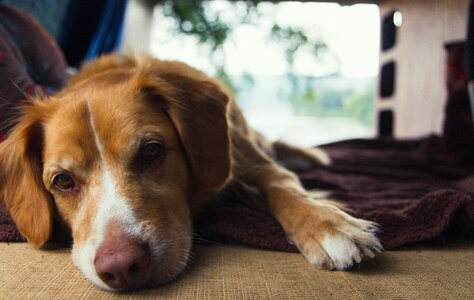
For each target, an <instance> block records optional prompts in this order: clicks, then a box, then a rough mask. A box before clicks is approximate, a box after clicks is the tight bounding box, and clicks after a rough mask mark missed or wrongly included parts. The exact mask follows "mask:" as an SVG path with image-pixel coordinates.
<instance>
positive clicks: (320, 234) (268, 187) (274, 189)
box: [255, 162, 382, 270]
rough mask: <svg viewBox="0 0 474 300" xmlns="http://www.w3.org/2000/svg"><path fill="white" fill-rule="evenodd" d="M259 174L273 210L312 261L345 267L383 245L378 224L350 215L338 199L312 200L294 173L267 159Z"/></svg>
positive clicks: (373, 252) (259, 183)
mask: <svg viewBox="0 0 474 300" xmlns="http://www.w3.org/2000/svg"><path fill="white" fill-rule="evenodd" d="M257 174H258V175H257V178H255V179H256V180H255V183H256V185H257V186H258V187H259V188H260V189H261V190H262V191H263V192H264V194H266V197H267V201H268V205H269V207H270V210H271V212H272V213H273V215H274V216H275V218H276V219H277V220H278V221H279V222H280V224H281V225H282V226H283V229H284V230H285V232H286V234H287V236H288V238H289V239H290V240H291V241H292V242H293V243H294V244H295V245H296V246H297V248H298V249H299V250H300V252H301V253H302V254H303V255H304V256H305V258H306V259H307V260H308V261H309V262H310V263H311V264H314V265H316V266H318V267H321V268H326V269H337V270H344V269H348V268H350V267H351V266H352V265H353V264H354V263H359V262H360V261H361V260H362V259H363V258H364V257H367V258H372V257H374V255H375V253H377V252H380V250H381V249H382V247H381V245H380V242H379V241H378V239H377V238H376V237H375V231H376V229H377V227H376V224H374V223H372V222H369V221H366V220H361V219H357V218H354V217H352V216H350V215H349V214H347V213H346V212H344V211H343V210H342V209H340V207H341V205H339V204H338V203H336V202H331V201H325V200H313V199H312V198H311V196H310V195H309V193H308V192H307V191H306V190H305V189H304V188H303V187H302V185H301V184H300V182H299V180H298V178H297V177H296V175H295V174H294V173H292V172H290V171H288V170H286V169H284V168H282V167H280V166H278V165H277V164H276V163H273V162H268V163H266V164H264V165H261V166H259V171H258V172H257Z"/></svg>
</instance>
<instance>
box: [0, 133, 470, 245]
mask: <svg viewBox="0 0 474 300" xmlns="http://www.w3.org/2000/svg"><path fill="white" fill-rule="evenodd" d="M323 148H324V149H325V150H326V151H328V152H329V153H330V155H331V156H332V158H333V164H332V165H331V166H329V167H323V168H318V169H314V170H310V171H305V172H300V173H299V176H300V179H301V181H302V183H303V184H304V185H305V186H306V187H307V188H308V189H321V190H326V191H331V197H332V198H333V199H336V200H339V201H341V202H343V203H345V204H346V205H347V206H348V207H349V208H350V209H351V210H352V214H353V215H354V216H356V217H360V218H364V219H367V220H371V221H375V222H377V223H378V224H379V225H380V232H379V237H380V239H381V242H382V244H383V246H384V248H385V249H394V248H397V247H400V246H403V245H407V244H410V243H414V242H419V241H425V240H431V239H434V238H436V237H439V236H440V235H441V234H443V233H448V234H451V233H453V232H455V233H456V234H465V235H466V236H468V237H474V196H473V195H468V194H467V193H465V192H463V191H460V190H456V189H455V188H454V186H453V183H454V182H456V181H457V180H459V179H462V178H465V177H466V176H469V175H472V174H474V168H473V167H472V166H469V165H467V164H465V163H463V164H460V163H459V162H458V161H457V160H456V159H455V158H452V157H450V156H448V155H445V154H444V152H443V151H442V140H441V139H439V138H437V137H429V138H425V139H421V140H416V141H405V142H396V141H383V140H351V141H344V142H339V143H334V144H330V145H326V146H324V147H323ZM238 189H239V188H238V187H235V188H234V192H231V193H227V194H226V198H225V199H224V201H222V202H217V203H213V204H211V205H209V206H208V207H206V209H205V210H204V211H203V213H202V214H200V215H199V216H198V217H197V218H196V220H195V223H194V232H195V236H196V237H197V240H198V241H211V242H237V243H243V244H247V245H250V246H255V247H260V248H265V249H273V250H280V251H290V252H291V251H296V249H295V248H294V246H292V245H291V244H289V243H288V241H287V240H286V237H285V234H284V232H283V230H282V228H281V226H280V225H279V224H278V222H277V221H276V220H275V219H274V218H273V217H272V216H271V215H269V214H268V213H266V212H265V211H263V210H259V209H257V208H255V207H253V206H251V205H248V204H246V203H247V202H246V201H245V197H246V195H245V192H244V191H239V190H238ZM449 228H450V229H454V230H448V229H449ZM59 238H61V236H60V237H59ZM0 241H23V238H22V237H21V235H20V234H19V233H18V232H17V231H16V229H15V227H14V225H13V223H12V221H11V219H10V218H9V216H8V214H7V213H6V211H5V210H4V208H3V206H1V205H0Z"/></svg>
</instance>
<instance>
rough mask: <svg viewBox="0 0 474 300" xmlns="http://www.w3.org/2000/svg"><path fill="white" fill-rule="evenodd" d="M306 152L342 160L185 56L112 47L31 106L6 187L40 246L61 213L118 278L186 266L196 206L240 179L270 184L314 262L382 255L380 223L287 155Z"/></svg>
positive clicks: (128, 280) (108, 285)
mask: <svg viewBox="0 0 474 300" xmlns="http://www.w3.org/2000/svg"><path fill="white" fill-rule="evenodd" d="M296 156H298V157H300V158H301V159H304V160H305V161H306V162H307V163H309V164H326V163H328V162H329V159H328V158H327V156H325V154H324V153H323V152H322V151H321V150H318V149H311V150H309V149H306V150H304V149H299V148H295V147H291V146H288V145H286V144H284V143H280V142H278V143H271V142H268V141H266V140H265V139H264V138H263V137H262V136H260V135H258V134H257V133H256V132H254V131H253V130H252V129H251V128H249V126H248V125H247V123H246V122H245V120H244V118H243V116H242V114H241V112H240V110H239V108H238V107H237V105H236V103H235V102H234V100H233V99H232V96H231V95H230V94H229V93H228V92H226V91H225V89H224V88H223V87H222V86H221V85H219V84H218V83H217V82H216V81H214V80H212V79H210V78H208V77H207V76H205V75H204V74H203V73H201V72H199V71H197V70H195V69H193V68H191V67H189V66H187V65H185V64H183V63H179V62H172V61H160V60H156V59H152V58H150V57H141V58H137V57H133V58H131V57H121V56H115V55H112V56H106V57H103V58H100V59H98V60H96V61H95V62H92V63H91V64H89V65H87V66H85V67H84V68H83V70H82V71H81V72H80V73H79V75H77V76H76V77H74V78H73V79H72V80H71V82H70V83H69V85H68V86H67V87H66V88H65V89H64V90H63V91H62V92H60V93H58V94H56V95H54V96H52V97H50V98H49V99H46V100H42V101H39V100H36V101H34V103H33V105H31V106H28V107H26V108H25V109H24V113H23V116H22V117H21V119H20V121H19V123H18V125H17V126H16V127H15V128H14V130H13V131H12V132H11V134H10V135H9V137H8V138H7V140H6V141H4V142H3V143H1V144H0V187H1V190H2V197H3V199H4V201H5V205H6V207H7V209H8V210H9V212H10V214H11V216H12V217H13V219H14V221H15V223H16V225H17V226H18V229H19V230H20V231H21V233H22V234H23V235H24V236H25V237H26V238H27V240H28V241H29V242H30V243H31V244H32V245H33V246H35V247H41V246H42V245H43V244H44V243H45V242H46V241H48V239H49V238H50V235H51V231H52V222H53V218H57V220H59V221H60V222H61V223H63V224H65V225H66V226H67V227H68V228H69V229H70V230H71V232H72V237H73V241H74V244H73V249H72V258H73V261H74V263H75V264H76V266H77V267H78V268H79V269H80V270H81V271H82V272H83V273H84V274H85V276H86V277H87V278H88V279H89V280H90V281H92V282H93V283H94V284H96V285H97V286H99V287H101V288H103V289H106V290H122V289H128V288H141V287H151V286H156V285H159V284H163V283H165V282H167V281H170V280H171V279H173V278H175V277H176V276H177V275H178V274H179V273H180V272H181V271H182V270H183V268H184V267H185V265H186V263H187V259H188V254H189V251H190V246H191V219H192V217H193V216H194V215H195V214H196V213H197V212H198V211H199V209H200V208H201V207H202V205H203V204H204V203H205V202H206V201H209V199H211V198H216V197H217V198H218V197H219V191H221V190H222V189H223V188H224V187H226V186H227V185H229V184H230V183H231V182H235V181H239V182H242V183H243V184H245V185H247V186H251V187H253V188H256V189H258V190H259V191H260V193H261V194H262V195H265V198H266V199H262V201H264V202H265V203H266V204H268V207H269V209H270V211H271V212H272V214H273V215H274V216H275V218H276V219H277V220H278V221H279V222H280V223H281V225H282V226H283V228H284V230H285V232H286V234H287V235H288V237H289V238H290V239H291V240H292V241H293V242H294V243H295V245H296V246H297V247H298V249H299V250H300V251H301V253H302V254H303V255H304V256H305V257H306V259H307V260H308V261H309V262H310V263H311V264H314V265H316V266H318V267H321V268H327V269H338V270H341V269H346V268H349V267H351V266H352V265H353V264H354V263H358V262H360V261H361V260H362V259H363V258H364V257H373V256H374V253H375V252H378V251H380V249H381V246H380V243H379V241H378V240H377V238H376V237H375V236H374V231H375V226H374V224H373V223H371V222H368V221H364V220H360V219H356V218H353V217H351V216H350V215H348V214H347V213H345V212H343V211H342V210H341V209H340V208H339V207H340V206H339V205H337V204H336V203H333V202H330V201H314V200H312V199H311V197H310V195H309V194H308V192H307V191H305V190H304V188H303V187H302V186H301V184H300V183H299V181H298V178H297V177H296V176H295V174H293V173H292V172H290V171H288V170H287V169H285V168H283V167H281V166H279V165H278V164H277V163H276V161H275V159H282V160H291V159H293V158H295V157H296ZM265 200H266V201H265Z"/></svg>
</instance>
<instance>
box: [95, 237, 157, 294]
mask: <svg viewBox="0 0 474 300" xmlns="http://www.w3.org/2000/svg"><path fill="white" fill-rule="evenodd" d="M150 261H151V255H150V250H149V247H148V245H147V244H144V243H139V242H136V241H133V240H130V239H127V238H125V239H121V240H118V241H115V242H114V243H111V244H110V243H108V244H105V245H103V246H102V247H100V248H99V250H98V251H97V254H96V257H95V260H94V266H95V270H96V272H97V275H98V276H99V278H100V279H101V280H102V281H103V282H104V283H105V284H107V285H108V286H109V287H111V288H113V289H127V288H133V287H136V286H137V285H139V284H140V283H143V281H144V280H145V276H146V269H147V267H148V266H149V265H150Z"/></svg>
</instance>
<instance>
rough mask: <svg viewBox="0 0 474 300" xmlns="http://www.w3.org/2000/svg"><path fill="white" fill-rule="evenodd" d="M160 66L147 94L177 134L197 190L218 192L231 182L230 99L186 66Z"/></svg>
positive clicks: (170, 63)
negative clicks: (228, 121) (151, 96)
mask: <svg viewBox="0 0 474 300" xmlns="http://www.w3.org/2000/svg"><path fill="white" fill-rule="evenodd" d="M160 63H162V64H163V65H162V66H160V68H159V69H160V70H161V71H160V72H154V74H153V76H154V83H153V84H152V85H150V84H147V85H148V90H149V91H148V92H149V93H150V92H151V93H155V95H157V96H156V97H155V98H157V99H158V100H159V101H160V106H161V107H162V108H164V109H165V111H166V112H167V114H168V115H169V117H170V119H171V121H172V122H173V124H174V126H175V128H176V130H177V132H178V135H179V138H180V140H181V143H182V146H183V149H184V152H185V155H186V157H187V159H188V163H189V166H190V169H191V178H192V181H193V183H194V185H195V188H197V189H199V190H202V191H212V190H214V189H218V188H220V187H221V186H223V185H224V184H225V183H226V181H227V180H228V179H229V176H230V169H231V159H230V140H229V130H228V124H227V105H228V102H229V96H228V94H227V93H226V92H225V91H224V90H223V88H222V87H221V86H220V85H219V84H217V83H216V82H214V81H213V80H212V79H210V78H207V77H206V76H205V75H204V74H202V73H200V72H198V71H196V70H194V69H192V68H191V67H189V66H187V65H184V64H181V63H178V62H160ZM142 83H143V82H142ZM149 83H150V82H149ZM150 89H151V91H150Z"/></svg>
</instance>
